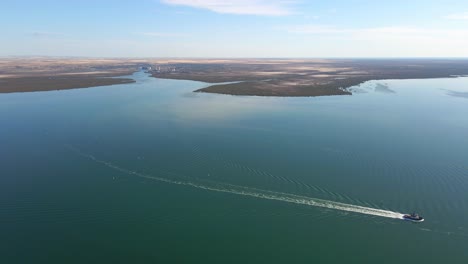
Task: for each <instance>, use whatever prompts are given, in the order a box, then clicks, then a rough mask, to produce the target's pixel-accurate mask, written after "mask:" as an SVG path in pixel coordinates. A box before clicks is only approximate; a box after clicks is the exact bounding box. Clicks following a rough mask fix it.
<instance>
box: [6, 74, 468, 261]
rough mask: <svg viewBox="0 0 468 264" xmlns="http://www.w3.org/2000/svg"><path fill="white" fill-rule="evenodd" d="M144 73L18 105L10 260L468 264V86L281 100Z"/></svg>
mask: <svg viewBox="0 0 468 264" xmlns="http://www.w3.org/2000/svg"><path fill="white" fill-rule="evenodd" d="M132 77H133V78H135V79H136V80H137V82H136V83H134V84H125V85H114V86H107V87H96V88H89V89H75V90H66V91H51V92H33V93H14V94H0V159H1V161H2V163H1V166H0V234H1V237H2V239H1V240H0V241H1V242H0V262H1V263H64V262H65V263H71V262H75V263H83V262H124V263H128V262H152V263H154V262H163V263H173V262H192V263H193V262H202V263H220V262H222V263H226V262H228V263H239V262H244V263H259V262H261V263H285V262H286V263H306V262H307V263H310V262H327V263H367V262H370V263H371V262H379V263H396V262H400V263H408V262H409V261H418V262H425V263H467V261H468V251H467V250H466V248H467V245H468V225H467V223H468V197H467V193H468V165H467V164H468V163H467V159H468V137H467V136H466V135H468V99H467V98H466V97H464V96H462V95H463V94H466V93H467V92H468V78H448V79H425V80H385V81H370V82H367V83H365V84H362V85H360V86H359V87H353V88H352V90H353V91H354V94H353V95H352V96H329V97H315V98H278V97H243V96H227V95H215V94H203V93H193V92H192V91H193V90H196V89H199V88H202V87H205V86H207V84H205V83H201V82H192V81H180V80H163V79H155V78H151V77H148V76H147V75H146V74H145V73H143V72H138V73H135V74H134V75H133V76H132ZM298 196H301V198H298ZM272 198H274V199H272ZM301 199H311V200H307V201H308V202H307V203H305V202H302V203H301V202H298V201H302V200H301ZM317 199H320V200H319V201H325V203H327V204H326V205H327V206H328V205H333V206H329V207H326V206H325V207H323V206H322V207H321V206H315V204H311V202H310V201H315V202H316V201H318V200H317ZM292 200H294V201H292ZM336 203H340V204H344V206H345V207H346V206H348V205H349V206H350V207H349V208H354V207H352V206H361V207H363V208H367V209H363V210H361V209H359V210H354V209H350V210H348V211H347V210H341V209H343V208H335V209H333V208H332V207H336ZM338 207H339V206H338ZM346 208H348V207H346ZM368 209H379V210H382V211H385V212H392V213H393V212H395V213H408V212H412V211H417V212H419V213H420V214H421V215H423V216H424V217H425V219H426V220H425V222H423V223H421V224H412V223H409V222H405V221H402V220H399V219H395V218H392V217H386V216H382V215H378V214H373V213H372V212H369V211H366V210H368Z"/></svg>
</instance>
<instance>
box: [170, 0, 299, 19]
mask: <svg viewBox="0 0 468 264" xmlns="http://www.w3.org/2000/svg"><path fill="white" fill-rule="evenodd" d="M161 2H163V3H166V4H170V5H181V6H189V7H194V8H201V9H208V10H210V11H213V12H216V13H222V14H236V15H263V16H285V15H289V14H292V13H293V11H292V10H291V4H292V3H293V1H284V0H269V1H268V0H230V1H226V0H161Z"/></svg>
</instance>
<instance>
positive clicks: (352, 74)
mask: <svg viewBox="0 0 468 264" xmlns="http://www.w3.org/2000/svg"><path fill="white" fill-rule="evenodd" d="M142 66H143V67H151V68H148V69H146V68H145V70H147V71H149V72H150V73H151V74H152V76H153V77H157V78H168V79H184V80H194V81H202V82H207V83H212V84H213V85H211V86H209V87H207V88H203V89H200V90H197V91H196V92H207V93H219V94H231V95H257V96H323V95H350V94H351V92H350V91H348V90H347V89H346V88H348V87H351V86H355V85H358V84H360V83H363V82H365V81H368V80H381V79H419V78H445V77H455V76H460V75H467V74H468V60H462V59H83V58H44V57H38V58H4V59H0V93H6V92H27V91H47V90H61V89H72V88H83V87H94V86H102V85H113V84H121V83H129V82H134V80H132V79H129V78H109V77H116V76H123V75H129V74H131V73H132V72H134V71H136V70H138V69H139V68H141V67H142Z"/></svg>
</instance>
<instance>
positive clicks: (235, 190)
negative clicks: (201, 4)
mask: <svg viewBox="0 0 468 264" xmlns="http://www.w3.org/2000/svg"><path fill="white" fill-rule="evenodd" d="M68 147H69V148H71V149H72V150H73V151H74V152H76V153H78V154H79V155H81V156H83V157H86V158H89V159H91V160H93V161H95V162H97V163H100V164H103V165H105V166H107V167H109V168H111V169H114V170H117V171H120V172H123V173H127V174H131V175H135V176H138V177H141V178H145V179H151V180H157V181H160V182H165V183H170V184H177V185H185V186H191V187H194V188H197V189H203V190H208V191H214V192H222V193H230V194H237V195H243V196H249V197H254V198H260V199H267V200H275V201H281V202H288V203H294V204H301V205H308V206H315V207H322V208H327V209H334V210H340V211H346V212H353V213H360V214H365V215H373V216H380V217H386V218H395V219H402V217H403V214H401V213H398V212H393V211H388V210H382V209H376V208H371V207H364V206H358V205H352V204H345V203H340V202H333V201H328V200H322V199H317V198H311V197H307V196H300V195H294V194H289V193H282V192H274V191H268V190H262V189H256V188H250V187H244V186H238V185H232V184H226V183H215V182H209V181H205V182H206V183H205V184H204V183H196V182H192V181H182V180H174V179H167V178H162V177H155V176H151V175H146V174H142V173H139V172H135V171H131V170H128V169H125V168H121V167H118V166H116V165H114V164H112V163H111V162H108V161H104V160H100V159H97V158H96V157H94V156H93V155H90V154H86V153H83V152H81V151H80V150H78V149H76V148H74V147H71V146H68Z"/></svg>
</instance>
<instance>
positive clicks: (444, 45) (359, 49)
mask: <svg viewBox="0 0 468 264" xmlns="http://www.w3.org/2000/svg"><path fill="white" fill-rule="evenodd" d="M277 29H281V30H284V31H286V32H288V33H290V34H293V35H297V37H299V38H300V39H301V40H302V42H303V43H311V45H313V47H314V50H312V51H311V52H316V53H319V54H320V53H321V52H318V51H319V50H322V51H323V54H324V55H322V56H330V55H328V54H330V53H331V54H333V56H337V57H339V56H354V57H360V56H365V57H369V56H377V57H382V56H386V57H464V56H468V50H467V49H466V47H468V29H453V28H448V29H445V28H435V27H427V28H425V27H410V26H388V27H369V28H351V27H337V26H329V25H313V24H309V25H293V26H287V27H284V26H283V27H280V28H277ZM298 48H300V47H298ZM314 54H315V53H314ZM310 56H311V55H310Z"/></svg>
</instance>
